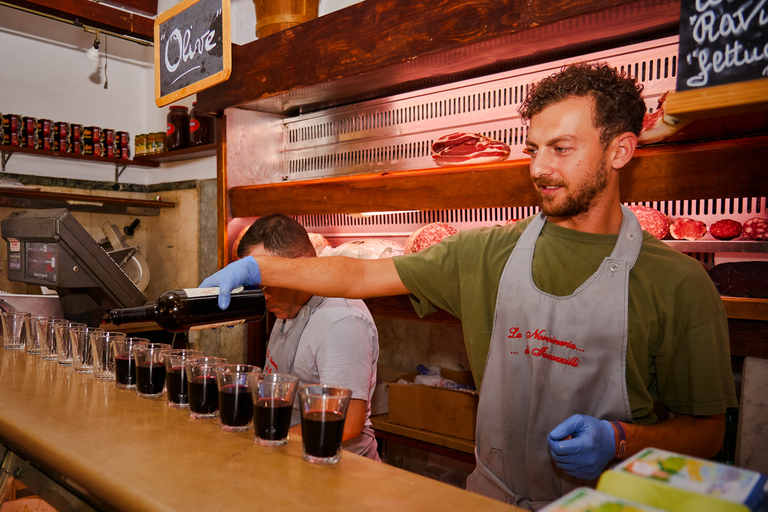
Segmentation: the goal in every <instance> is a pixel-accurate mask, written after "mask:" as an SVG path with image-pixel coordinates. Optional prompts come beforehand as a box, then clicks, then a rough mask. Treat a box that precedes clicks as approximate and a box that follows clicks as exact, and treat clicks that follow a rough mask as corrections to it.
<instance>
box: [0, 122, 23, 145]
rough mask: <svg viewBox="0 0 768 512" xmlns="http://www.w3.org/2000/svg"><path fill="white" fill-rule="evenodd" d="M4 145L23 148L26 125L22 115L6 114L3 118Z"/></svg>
mask: <svg viewBox="0 0 768 512" xmlns="http://www.w3.org/2000/svg"><path fill="white" fill-rule="evenodd" d="M2 126H3V144H4V145H6V146H17V147H22V144H23V143H24V137H23V136H22V129H23V127H24V123H23V121H22V118H21V116H20V115H17V114H5V115H4V116H3V125H2Z"/></svg>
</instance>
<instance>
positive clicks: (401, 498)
mask: <svg viewBox="0 0 768 512" xmlns="http://www.w3.org/2000/svg"><path fill="white" fill-rule="evenodd" d="M0 411H1V412H0V441H2V443H4V444H6V445H8V446H9V447H10V448H11V449H12V450H14V451H16V452H17V453H18V454H19V455H20V456H22V457H26V458H28V459H29V460H30V461H32V462H34V463H35V464H36V465H37V466H38V467H41V468H43V469H44V471H46V472H49V473H51V474H58V475H63V476H64V477H66V480H67V481H68V482H70V485H71V486H72V487H74V488H79V489H82V490H84V491H85V493H87V495H89V496H91V498H92V499H93V504H95V505H96V506H97V507H98V508H104V509H108V510H125V511H135V510H142V511H172V510H227V511H238V510H256V509H260V508H269V509H272V510H286V511H303V510H306V511H312V512H317V511H320V510H333V511H336V512H344V511H354V512H359V511H361V510H365V511H367V512H371V511H377V510H381V511H387V512H390V511H392V510H397V511H399V512H404V511H418V512H423V511H425V510H441V511H450V510H461V511H462V512H464V511H466V510H483V511H495V510H499V511H501V510H519V509H517V508H516V507H513V506H511V505H506V504H504V503H501V502H498V501H495V500H491V499H490V498H486V497H484V496H480V495H477V494H473V493H470V492H468V491H464V490H461V489H458V488H456V487H452V486H450V485H448V484H444V483H441V482H438V481H435V480H432V479H429V478H426V477H422V476H419V475H416V474H413V473H409V472H407V471H404V470H401V469H398V468H395V467H393V466H389V465H386V464H383V463H378V462H373V461H371V460H369V459H366V458H364V457H360V456H358V455H354V454H352V453H349V452H344V453H343V456H342V458H341V461H340V462H339V463H338V464H335V465H331V466H318V465H314V464H310V463H308V462H306V461H304V460H303V459H302V457H301V439H300V437H298V436H294V437H292V438H291V439H290V440H289V442H288V444H287V445H285V446H282V447H277V448H266V447H262V446H258V445H256V444H255V443H254V440H253V431H252V430H251V431H247V432H240V433H227V432H223V431H221V430H220V429H219V425H218V420H192V419H190V418H189V415H188V411H187V410H185V409H172V408H170V407H168V406H167V405H166V402H165V397H163V398H161V399H146V398H139V397H138V396H136V393H135V391H133V390H120V389H117V388H116V387H115V383H114V382H106V381H99V380H96V379H94V378H93V376H91V375H86V374H78V373H75V372H74V371H73V370H72V369H71V368H68V367H63V366H59V365H58V364H57V363H56V362H55V361H44V360H42V359H40V358H39V357H37V356H33V355H28V354H26V352H23V351H16V350H4V349H0Z"/></svg>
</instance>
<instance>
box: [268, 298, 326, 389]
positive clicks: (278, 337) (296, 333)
mask: <svg viewBox="0 0 768 512" xmlns="http://www.w3.org/2000/svg"><path fill="white" fill-rule="evenodd" d="M324 300H325V297H318V296H316V295H313V296H312V297H311V298H310V299H309V300H308V301H307V303H306V304H304V305H303V306H302V307H301V309H300V310H299V312H298V314H297V315H296V317H295V318H291V319H288V320H283V321H282V322H279V321H278V322H277V323H276V324H275V327H274V328H273V329H272V332H271V333H270V334H269V344H268V345H267V360H266V362H265V363H264V373H290V374H293V362H294V361H295V360H296V351H297V350H298V348H299V341H301V335H302V334H303V333H304V329H305V328H306V327H307V323H308V322H309V319H310V317H311V316H312V311H313V310H314V309H317V308H318V307H320V304H322V303H323V301H324Z"/></svg>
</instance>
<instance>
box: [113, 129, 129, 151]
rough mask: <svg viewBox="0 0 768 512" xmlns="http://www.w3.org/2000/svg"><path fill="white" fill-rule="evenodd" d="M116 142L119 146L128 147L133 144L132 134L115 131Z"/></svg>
mask: <svg viewBox="0 0 768 512" xmlns="http://www.w3.org/2000/svg"><path fill="white" fill-rule="evenodd" d="M115 144H117V147H119V148H123V147H128V146H130V144H131V136H130V135H129V134H128V132H115Z"/></svg>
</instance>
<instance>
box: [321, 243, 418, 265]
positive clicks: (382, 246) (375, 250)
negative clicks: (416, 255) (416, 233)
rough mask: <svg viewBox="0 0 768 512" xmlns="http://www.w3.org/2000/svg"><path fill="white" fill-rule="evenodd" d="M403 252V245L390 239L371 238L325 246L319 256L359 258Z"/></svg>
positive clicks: (379, 257) (373, 258)
mask: <svg viewBox="0 0 768 512" xmlns="http://www.w3.org/2000/svg"><path fill="white" fill-rule="evenodd" d="M402 254H403V246H402V245H400V244H399V243H397V242H393V241H391V240H382V239H381V238H371V239H370V240H352V241H351V242H344V243H343V244H341V245H339V246H338V247H330V246H328V247H326V248H325V249H323V251H322V253H321V254H320V256H348V257H350V258H358V259H361V260H377V259H381V258H391V257H393V256H400V255H402Z"/></svg>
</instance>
